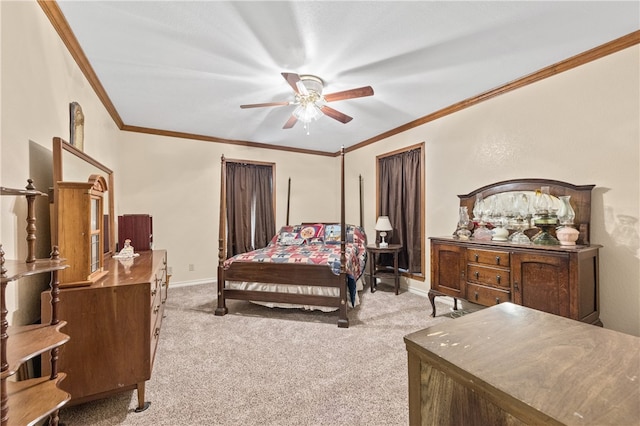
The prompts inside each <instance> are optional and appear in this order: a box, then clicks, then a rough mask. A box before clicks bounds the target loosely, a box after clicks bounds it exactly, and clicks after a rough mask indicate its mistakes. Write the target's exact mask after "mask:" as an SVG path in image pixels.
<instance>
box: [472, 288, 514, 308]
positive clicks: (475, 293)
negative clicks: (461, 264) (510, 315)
mask: <svg viewBox="0 0 640 426" xmlns="http://www.w3.org/2000/svg"><path fill="white" fill-rule="evenodd" d="M467 300H469V301H470V302H473V303H477V304H479V305H483V306H493V305H497V304H498V303H503V302H510V301H511V292H509V291H508V290H501V289H497V288H491V287H485V286H482V285H477V284H467Z"/></svg>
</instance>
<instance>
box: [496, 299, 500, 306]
mask: <svg viewBox="0 0 640 426" xmlns="http://www.w3.org/2000/svg"><path fill="white" fill-rule="evenodd" d="M499 304H500V298H499V297H496V305H499Z"/></svg>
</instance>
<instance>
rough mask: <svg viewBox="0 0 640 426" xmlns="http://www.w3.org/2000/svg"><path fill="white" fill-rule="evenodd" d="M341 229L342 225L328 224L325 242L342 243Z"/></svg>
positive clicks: (325, 231)
mask: <svg viewBox="0 0 640 426" xmlns="http://www.w3.org/2000/svg"><path fill="white" fill-rule="evenodd" d="M341 229H342V228H341V226H340V225H336V224H333V225H326V226H325V227H324V242H325V243H327V244H340V236H341V233H340V231H341Z"/></svg>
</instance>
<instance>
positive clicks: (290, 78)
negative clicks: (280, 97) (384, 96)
mask: <svg viewBox="0 0 640 426" xmlns="http://www.w3.org/2000/svg"><path fill="white" fill-rule="evenodd" d="M282 76H283V77H284V79H285V80H287V83H289V85H290V86H291V88H292V89H293V91H294V93H295V99H294V100H293V101H283V102H266V103H261V104H249V105H240V108H261V107H272V106H287V105H296V109H295V110H294V111H293V113H292V114H291V117H290V118H289V120H287V122H286V123H285V125H284V126H283V127H282V128H283V129H290V128H292V127H293V126H294V125H295V124H296V123H297V122H298V121H302V122H303V123H304V124H305V128H306V129H307V130H308V124H309V123H310V122H311V121H314V120H317V119H318V118H320V117H322V115H323V114H324V115H326V116H328V117H331V118H333V119H334V120H338V121H339V122H341V123H348V122H349V121H351V120H352V119H353V117H349V116H348V115H346V114H344V113H342V112H340V111H337V110H335V109H333V108H331V107H328V106H327V105H326V103H327V102H335V101H342V100H344V99H353V98H361V97H364V96H371V95H373V89H372V88H371V86H365V87H359V88H357V89H351V90H345V91H342V92H335V93H329V94H326V95H323V94H322V89H323V88H324V81H322V79H321V78H320V77H316V76H315V75H308V74H303V75H298V74H295V73H288V72H283V73H282Z"/></svg>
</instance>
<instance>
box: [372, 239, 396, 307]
mask: <svg viewBox="0 0 640 426" xmlns="http://www.w3.org/2000/svg"><path fill="white" fill-rule="evenodd" d="M400 249H402V244H389V246H388V247H378V246H377V245H369V246H367V253H368V254H369V287H370V288H371V293H373V292H375V291H376V278H378V277H382V276H393V278H394V282H395V288H396V295H397V294H398V291H399V290H400V272H399V271H398V253H400ZM382 253H392V254H393V268H392V267H389V266H387V267H381V268H380V269H378V268H377V267H376V255H379V254H382Z"/></svg>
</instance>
